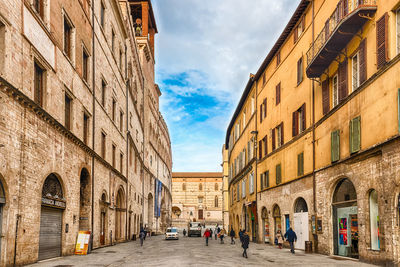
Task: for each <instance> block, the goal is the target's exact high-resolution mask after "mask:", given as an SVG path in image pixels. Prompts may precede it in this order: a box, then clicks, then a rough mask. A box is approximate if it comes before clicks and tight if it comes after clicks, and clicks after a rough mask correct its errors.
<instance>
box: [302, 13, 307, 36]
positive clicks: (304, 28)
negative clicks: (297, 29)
mask: <svg viewBox="0 0 400 267" xmlns="http://www.w3.org/2000/svg"><path fill="white" fill-rule="evenodd" d="M301 28H302V32H304V31H305V30H306V15H303V18H302V19H301Z"/></svg>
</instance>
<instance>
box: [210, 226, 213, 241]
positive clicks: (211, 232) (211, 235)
mask: <svg viewBox="0 0 400 267" xmlns="http://www.w3.org/2000/svg"><path fill="white" fill-rule="evenodd" d="M210 237H211V240H212V237H213V230H212V229H211V228H210Z"/></svg>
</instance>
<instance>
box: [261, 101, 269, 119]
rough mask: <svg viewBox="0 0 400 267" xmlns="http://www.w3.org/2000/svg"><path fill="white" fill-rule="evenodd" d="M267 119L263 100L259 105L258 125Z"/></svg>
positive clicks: (265, 103)
mask: <svg viewBox="0 0 400 267" xmlns="http://www.w3.org/2000/svg"><path fill="white" fill-rule="evenodd" d="M266 117H267V99H266V98H264V100H263V102H262V104H261V105H260V123H261V122H262V121H263V120H264V119H265V118H266Z"/></svg>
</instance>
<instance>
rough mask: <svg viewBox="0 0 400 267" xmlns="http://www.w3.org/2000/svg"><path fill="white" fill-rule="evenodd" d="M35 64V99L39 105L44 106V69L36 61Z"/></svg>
mask: <svg viewBox="0 0 400 267" xmlns="http://www.w3.org/2000/svg"><path fill="white" fill-rule="evenodd" d="M34 64H35V74H34V78H33V80H34V81H33V83H34V85H33V86H34V101H35V102H36V104H38V105H39V106H41V107H42V106H43V91H44V73H45V71H44V69H42V68H41V67H40V66H39V65H38V64H37V63H36V62H35V63H34Z"/></svg>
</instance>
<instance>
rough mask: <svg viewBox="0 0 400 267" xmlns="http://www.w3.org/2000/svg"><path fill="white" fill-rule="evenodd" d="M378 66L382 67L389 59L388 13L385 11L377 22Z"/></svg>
mask: <svg viewBox="0 0 400 267" xmlns="http://www.w3.org/2000/svg"><path fill="white" fill-rule="evenodd" d="M376 45H377V51H376V56H377V60H376V62H377V67H378V69H379V68H381V67H382V66H383V65H385V63H386V62H387V61H388V59H389V58H388V14H387V13H385V15H383V16H382V17H381V18H380V19H379V20H378V21H377V22H376Z"/></svg>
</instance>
